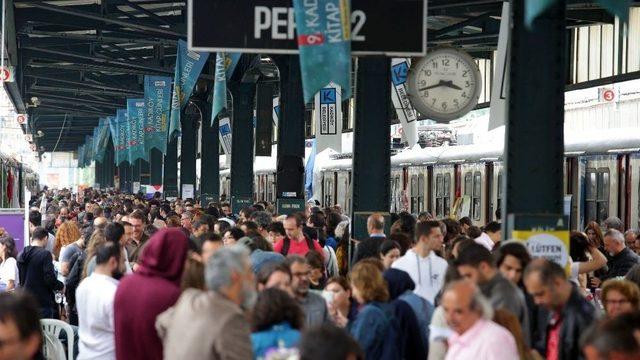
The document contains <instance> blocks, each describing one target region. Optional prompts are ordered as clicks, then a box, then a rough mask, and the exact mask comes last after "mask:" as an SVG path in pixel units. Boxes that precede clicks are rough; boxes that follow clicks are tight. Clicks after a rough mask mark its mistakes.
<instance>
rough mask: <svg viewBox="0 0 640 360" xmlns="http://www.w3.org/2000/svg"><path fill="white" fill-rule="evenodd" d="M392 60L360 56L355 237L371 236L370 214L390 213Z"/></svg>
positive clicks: (355, 155) (354, 197)
mask: <svg viewBox="0 0 640 360" xmlns="http://www.w3.org/2000/svg"><path fill="white" fill-rule="evenodd" d="M390 74H391V60H390V59H389V58H387V57H384V56H375V57H363V58H358V63H357V83H356V91H357V95H356V116H355V126H354V139H353V176H352V179H351V191H352V194H353V198H352V199H353V200H352V201H353V204H352V211H353V214H352V219H353V221H354V224H353V231H354V238H356V239H359V240H363V239H365V238H366V237H367V236H368V235H367V226H366V222H367V217H368V216H369V214H370V213H372V212H382V213H388V212H389V204H390V201H389V199H390V194H389V192H390V182H389V181H390V174H391V158H390V156H391V148H390V146H391V145H390V138H391V133H390V131H391V130H390V126H391V125H390V120H389V119H390V114H389V100H390V98H391V93H390V91H391V90H390V89H391V87H390V86H389V84H390V81H391V79H390V76H391V75H390Z"/></svg>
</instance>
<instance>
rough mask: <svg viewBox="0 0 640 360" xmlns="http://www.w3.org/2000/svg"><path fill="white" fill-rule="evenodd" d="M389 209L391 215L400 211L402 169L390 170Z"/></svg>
mask: <svg viewBox="0 0 640 360" xmlns="http://www.w3.org/2000/svg"><path fill="white" fill-rule="evenodd" d="M390 195H391V208H390V211H391V212H392V213H399V212H400V211H401V210H402V202H401V197H402V169H392V170H391V193H390Z"/></svg>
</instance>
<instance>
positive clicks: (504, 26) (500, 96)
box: [489, 2, 511, 131]
mask: <svg viewBox="0 0 640 360" xmlns="http://www.w3.org/2000/svg"><path fill="white" fill-rule="evenodd" d="M510 12H511V4H510V3H508V2H504V3H502V16H501V17H500V34H499V35H498V52H497V54H496V60H495V61H496V67H495V70H494V72H493V84H492V85H491V105H490V106H489V131H491V130H493V129H495V128H498V127H500V126H502V125H504V124H505V121H506V119H507V106H508V105H509V104H508V103H507V93H508V92H509V57H510V55H509V53H510V49H509V34H510V33H511V31H510V25H511V24H510V23H511V16H510Z"/></svg>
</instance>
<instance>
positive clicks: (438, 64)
mask: <svg viewBox="0 0 640 360" xmlns="http://www.w3.org/2000/svg"><path fill="white" fill-rule="evenodd" d="M408 85H409V95H410V96H411V103H412V104H413V106H414V107H415V108H416V110H418V111H419V112H420V113H421V114H423V115H425V116H427V117H428V118H430V119H433V120H436V121H450V120H454V119H457V118H460V117H462V116H464V115H466V114H467V113H468V112H469V111H471V110H472V109H473V108H474V107H475V106H476V105H477V104H478V98H479V97H480V90H481V78H480V70H479V69H478V66H477V65H476V63H475V61H474V60H473V59H472V58H471V57H470V56H469V55H467V54H466V53H464V52H461V51H459V50H456V49H453V48H442V49H438V50H435V51H433V52H431V53H429V54H427V56H426V57H424V58H422V59H421V60H420V61H418V62H416V63H415V64H414V66H413V67H412V69H411V72H410V73H409V81H408Z"/></svg>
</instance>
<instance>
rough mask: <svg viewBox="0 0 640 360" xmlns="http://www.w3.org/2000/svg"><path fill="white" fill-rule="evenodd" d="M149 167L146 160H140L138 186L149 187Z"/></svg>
mask: <svg viewBox="0 0 640 360" xmlns="http://www.w3.org/2000/svg"><path fill="white" fill-rule="evenodd" d="M149 171H150V165H149V162H148V161H147V160H140V184H141V185H149V184H151V182H150V181H151V180H150V178H149Z"/></svg>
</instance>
